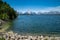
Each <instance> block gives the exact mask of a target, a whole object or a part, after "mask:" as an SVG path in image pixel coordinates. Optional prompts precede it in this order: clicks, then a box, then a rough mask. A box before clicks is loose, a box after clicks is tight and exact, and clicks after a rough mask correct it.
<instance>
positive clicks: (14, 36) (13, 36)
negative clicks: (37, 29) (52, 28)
mask: <svg viewBox="0 0 60 40" xmlns="http://www.w3.org/2000/svg"><path fill="white" fill-rule="evenodd" d="M2 37H3V38H4V39H5V40H60V37H57V36H47V35H45V36H44V35H39V36H37V35H35V36H34V35H20V34H18V33H14V32H12V31H10V32H5V33H0V38H2Z"/></svg>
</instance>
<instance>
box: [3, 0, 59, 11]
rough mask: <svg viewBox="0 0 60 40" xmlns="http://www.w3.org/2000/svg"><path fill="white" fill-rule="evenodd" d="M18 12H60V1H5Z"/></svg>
mask: <svg viewBox="0 0 60 40" xmlns="http://www.w3.org/2000/svg"><path fill="white" fill-rule="evenodd" d="M3 1H6V2H7V3H8V4H10V6H11V7H13V8H14V9H15V10H17V11H18V12H21V11H22V12H25V11H28V10H30V11H36V12H38V11H41V12H45V11H52V10H55V11H59V10H60V0H3Z"/></svg>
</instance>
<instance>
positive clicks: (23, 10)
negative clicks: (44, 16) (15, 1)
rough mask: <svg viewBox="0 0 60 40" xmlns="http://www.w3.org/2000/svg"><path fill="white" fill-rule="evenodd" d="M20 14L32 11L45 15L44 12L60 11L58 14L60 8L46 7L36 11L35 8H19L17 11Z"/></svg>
mask: <svg viewBox="0 0 60 40" xmlns="http://www.w3.org/2000/svg"><path fill="white" fill-rule="evenodd" d="M16 10H17V11H18V12H23V13H24V12H26V11H28V10H29V11H32V12H36V13H38V12H42V13H44V12H50V11H58V12H60V6H56V7H45V8H35V9H33V8H31V9H29V8H26V9H24V8H23V9H22V8H19V9H16Z"/></svg>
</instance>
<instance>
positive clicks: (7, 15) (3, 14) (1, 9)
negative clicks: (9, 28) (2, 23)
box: [0, 0, 17, 20]
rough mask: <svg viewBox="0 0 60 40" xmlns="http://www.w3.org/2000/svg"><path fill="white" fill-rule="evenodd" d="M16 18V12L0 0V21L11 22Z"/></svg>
mask: <svg viewBox="0 0 60 40" xmlns="http://www.w3.org/2000/svg"><path fill="white" fill-rule="evenodd" d="M16 16H17V14H16V11H15V10H14V9H13V8H12V7H10V5H9V4H8V3H6V2H3V1H2V0H0V19H2V20H12V19H15V18H16Z"/></svg>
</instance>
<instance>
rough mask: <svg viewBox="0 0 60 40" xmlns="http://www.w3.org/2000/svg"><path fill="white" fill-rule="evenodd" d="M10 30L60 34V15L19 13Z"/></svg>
mask: <svg viewBox="0 0 60 40" xmlns="http://www.w3.org/2000/svg"><path fill="white" fill-rule="evenodd" d="M10 30H12V31H14V32H17V33H23V34H25V33H31V34H60V15H19V16H18V17H17V18H16V19H15V20H13V24H12V27H11V28H10Z"/></svg>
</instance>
